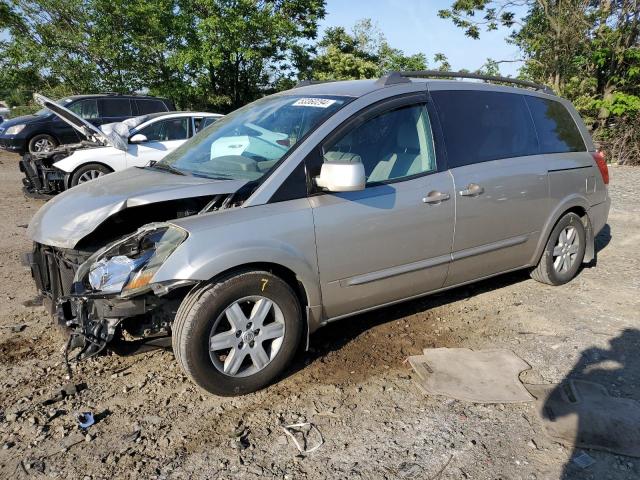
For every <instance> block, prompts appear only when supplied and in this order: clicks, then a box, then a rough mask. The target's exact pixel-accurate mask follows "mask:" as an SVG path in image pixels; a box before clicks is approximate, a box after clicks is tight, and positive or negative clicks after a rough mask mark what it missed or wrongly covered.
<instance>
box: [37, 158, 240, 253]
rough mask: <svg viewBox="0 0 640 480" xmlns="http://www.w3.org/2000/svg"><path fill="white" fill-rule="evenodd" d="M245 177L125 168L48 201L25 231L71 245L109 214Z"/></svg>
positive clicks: (227, 189)
mask: <svg viewBox="0 0 640 480" xmlns="http://www.w3.org/2000/svg"><path fill="white" fill-rule="evenodd" d="M246 183H247V180H212V179H207V178H200V177H193V176H182V175H175V174H172V173H168V172H161V171H156V170H150V169H145V168H128V169H126V170H122V171H120V172H116V173H110V174H109V175H105V176H103V177H101V178H99V179H96V180H92V181H91V182H86V183H81V184H80V185H77V186H75V187H73V188H72V189H70V190H67V191H65V192H63V193H61V194H60V195H58V196H56V197H55V198H53V199H51V200H49V202H47V203H46V204H45V205H44V206H43V207H42V208H40V210H38V212H37V213H36V214H35V215H34V217H33V218H32V219H31V222H30V223H29V228H28V229H27V235H28V236H29V237H30V238H31V239H32V240H33V241H34V242H38V243H42V244H45V245H50V246H53V247H59V248H73V247H75V245H76V244H77V243H78V242H79V241H80V240H82V239H83V238H84V237H86V236H87V235H88V234H90V233H91V232H93V231H94V230H95V229H96V228H97V227H98V226H99V225H100V224H101V223H102V222H104V221H105V220H106V219H107V218H109V217H110V216H111V215H113V214H115V213H117V212H120V211H122V210H125V209H127V208H131V207H138V206H142V205H147V204H150V203H157V202H164V201H167V200H176V199H180V198H194V197H203V196H208V195H218V194H230V193H234V192H236V191H238V190H239V189H240V188H241V187H242V186H243V185H245V184H246Z"/></svg>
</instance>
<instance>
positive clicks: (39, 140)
mask: <svg viewBox="0 0 640 480" xmlns="http://www.w3.org/2000/svg"><path fill="white" fill-rule="evenodd" d="M57 146H58V141H57V140H56V139H55V138H53V137H52V136H51V135H47V134H45V133H41V134H40V135H35V136H34V137H33V138H31V140H29V144H28V145H27V149H28V150H29V153H40V152H48V151H50V150H52V149H54V148H55V147H57Z"/></svg>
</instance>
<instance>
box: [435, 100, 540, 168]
mask: <svg viewBox="0 0 640 480" xmlns="http://www.w3.org/2000/svg"><path fill="white" fill-rule="evenodd" d="M431 95H432V97H433V100H434V102H435V104H436V107H437V109H438V116H439V117H440V121H441V124H442V130H443V135H444V141H445V145H446V148H447V158H448V160H449V168H455V167H461V166H464V165H471V164H473V163H478V162H486V161H489V160H497V159H500V158H510V157H519V156H525V155H535V154H537V153H538V143H537V139H536V132H535V129H534V126H533V122H532V121H531V115H530V114H529V110H528V109H527V105H526V103H525V100H524V98H523V96H522V95H518V94H514V93H503V92H484V91H477V90H442V91H434V92H432V94H431Z"/></svg>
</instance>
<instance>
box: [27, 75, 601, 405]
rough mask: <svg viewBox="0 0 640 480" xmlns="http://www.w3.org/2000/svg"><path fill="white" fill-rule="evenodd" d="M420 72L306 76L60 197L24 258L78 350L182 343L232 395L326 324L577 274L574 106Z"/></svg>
mask: <svg viewBox="0 0 640 480" xmlns="http://www.w3.org/2000/svg"><path fill="white" fill-rule="evenodd" d="M423 74H424V75H423ZM427 74H429V72H411V74H402V73H392V74H388V75H386V76H384V77H382V78H380V79H378V80H360V81H344V82H327V83H311V82H310V83H309V84H307V85H303V86H299V87H297V88H294V89H291V90H288V91H285V92H281V93H278V94H276V95H272V96H269V97H266V98H263V99H261V100H258V101H256V102H254V103H251V104H249V105H247V106H245V107H243V108H241V109H239V110H237V111H235V112H233V113H232V114H230V115H228V116H226V117H225V118H223V119H221V120H220V121H218V122H216V123H215V124H213V125H212V126H210V127H208V128H206V129H204V130H203V131H202V132H200V133H199V134H197V135H196V136H195V137H194V138H192V139H191V140H189V141H187V142H186V143H185V144H184V145H183V146H182V147H180V148H178V149H177V150H175V151H174V152H173V153H171V154H169V155H168V156H167V157H165V158H164V160H162V161H160V162H157V163H155V164H153V165H149V166H147V167H144V168H131V169H128V170H125V171H122V172H117V173H114V174H111V175H108V176H106V177H103V178H100V179H98V180H95V181H92V182H88V183H86V184H82V185H79V186H77V187H74V188H72V189H71V190H69V191H66V192H64V193H63V194H61V195H59V196H58V197H56V198H55V199H53V200H51V201H49V202H48V203H47V204H46V205H45V206H43V207H42V208H41V209H40V211H39V212H38V213H37V214H36V215H35V216H34V218H33V220H32V221H31V223H30V225H29V229H28V234H29V236H30V237H31V238H32V239H33V241H34V250H33V252H32V253H31V254H30V255H29V257H28V261H29V263H30V266H31V269H32V273H33V276H34V279H35V281H36V284H37V287H38V289H39V290H40V291H41V292H42V294H43V295H44V297H45V303H46V306H47V307H48V308H49V310H50V312H51V313H52V314H53V315H54V317H55V318H56V319H57V321H58V322H59V323H60V324H62V325H64V326H65V327H66V328H67V329H68V330H69V331H70V338H69V342H68V351H70V352H75V355H74V358H75V359H82V358H86V357H89V356H92V355H96V354H99V353H100V352H104V351H105V350H111V351H114V352H116V353H130V352H133V351H138V350H140V349H141V348H148V347H149V346H154V345H162V344H167V343H169V342H170V344H171V345H172V346H173V350H174V352H175V356H176V358H177V360H178V362H179V363H180V365H181V366H182V368H183V369H184V371H185V372H186V373H187V375H188V376H189V377H190V378H191V379H193V381H194V382H195V383H197V384H198V385H200V386H201V387H202V388H204V389H205V390H207V391H209V392H212V393H215V394H218V395H237V394H243V393H247V392H251V391H255V390H257V389H260V388H262V387H264V386H266V385H268V384H269V383H271V382H272V381H273V380H274V379H275V378H276V377H277V376H278V375H279V374H281V373H282V372H283V370H284V369H285V368H286V367H287V364H289V363H290V362H291V360H292V358H293V357H294V354H295V353H296V350H297V349H298V348H300V347H301V346H302V347H304V346H307V345H308V343H309V335H310V334H311V333H313V332H314V331H315V330H317V329H318V328H319V327H321V326H323V325H325V324H327V323H328V322H332V321H334V320H338V319H342V318H345V317H348V316H351V315H354V314H357V313H361V312H365V311H367V310H371V309H374V308H378V307H382V306H385V305H390V304H393V303H396V302H401V301H404V300H407V299H411V298H415V297H420V296H422V295H426V294H429V293H433V292H439V291H442V290H446V289H449V288H453V287H456V286H459V285H463V284H465V283H469V282H474V281H476V280H480V279H484V278H487V277H491V276H493V275H498V274H501V273H504V272H510V271H513V270H517V269H523V268H528V269H531V275H532V276H533V278H534V279H536V280H538V281H540V282H544V283H547V284H551V285H560V284H563V283H565V282H568V281H569V280H571V279H572V278H573V277H574V276H575V275H576V274H577V273H578V271H579V269H580V266H581V264H582V263H584V262H590V261H591V260H592V259H593V258H594V255H595V251H594V236H595V235H596V234H597V233H598V232H599V231H600V230H601V229H602V227H603V226H604V225H605V223H606V221H607V215H608V211H609V205H610V200H609V196H608V193H607V183H608V171H607V166H606V163H605V162H604V159H603V157H602V155H601V154H600V153H599V152H598V151H596V149H595V147H594V144H593V142H592V140H591V138H590V135H589V133H588V131H587V129H586V128H585V125H584V124H583V122H582V120H581V119H580V117H579V115H578V114H577V112H576V110H575V109H574V108H573V106H572V105H571V104H570V103H569V102H568V101H566V100H564V99H562V98H559V97H557V96H555V95H553V94H552V92H549V91H547V90H544V89H543V88H542V87H540V88H538V86H536V85H533V84H529V83H527V82H517V81H513V80H511V79H500V80H501V81H502V82H512V83H522V84H524V85H523V86H524V87H527V88H515V87H507V86H504V85H503V84H500V85H496V84H489V83H476V82H465V81H455V80H433V79H430V78H416V77H424V76H428V75H427ZM449 75H453V74H449ZM491 80H493V79H491Z"/></svg>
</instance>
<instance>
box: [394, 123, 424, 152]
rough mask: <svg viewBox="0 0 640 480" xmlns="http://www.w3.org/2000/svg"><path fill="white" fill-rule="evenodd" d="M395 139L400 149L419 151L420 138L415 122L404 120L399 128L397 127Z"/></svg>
mask: <svg viewBox="0 0 640 480" xmlns="http://www.w3.org/2000/svg"><path fill="white" fill-rule="evenodd" d="M396 140H397V142H398V148H399V149H400V150H402V151H406V152H417V151H420V139H419V138H418V132H417V130H416V124H415V123H412V122H405V123H404V124H403V125H401V126H400V128H398V134H397V136H396Z"/></svg>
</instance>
